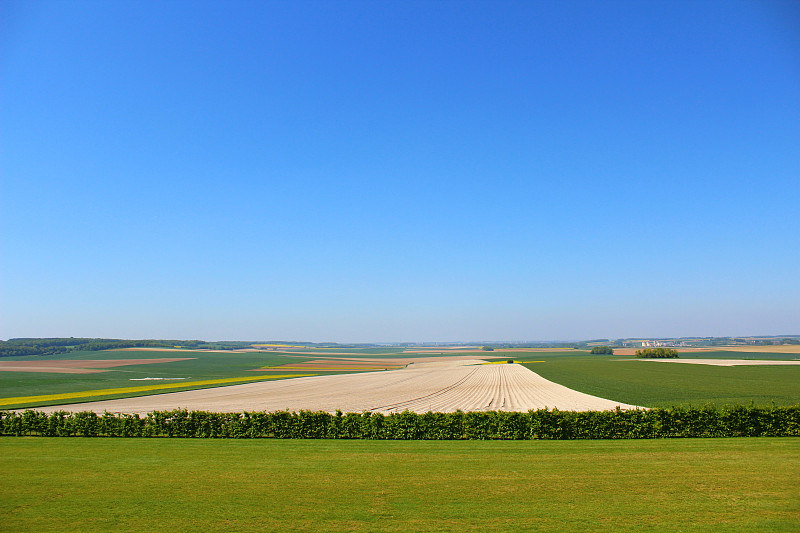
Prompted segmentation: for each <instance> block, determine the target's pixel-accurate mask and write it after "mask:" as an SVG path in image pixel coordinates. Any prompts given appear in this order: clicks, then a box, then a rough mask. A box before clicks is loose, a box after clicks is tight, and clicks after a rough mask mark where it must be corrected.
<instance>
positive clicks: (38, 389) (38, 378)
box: [0, 350, 330, 409]
mask: <svg viewBox="0 0 800 533" xmlns="http://www.w3.org/2000/svg"><path fill="white" fill-rule="evenodd" d="M178 357H191V358H193V359H189V360H186V361H174V362H171V363H155V364H144V365H130V366H121V367H115V368H109V369H108V371H106V372H100V373H95V374H62V373H48V372H0V391H1V392H0V399H2V398H16V397H27V396H40V395H48V394H67V393H76V392H82V391H97V390H103V389H119V388H127V387H135V386H145V385H154V384H160V385H161V384H171V385H172V384H174V385H180V383H181V381H186V382H197V381H209V380H219V379H229V378H250V379H251V378H253V377H255V376H258V375H264V374H267V373H266V372H257V371H255V370H257V369H260V368H263V367H273V366H278V365H284V364H287V363H297V362H301V361H307V360H308V359H311V358H313V357H314V356H308V355H300V354H297V355H296V356H292V357H284V356H281V355H279V354H276V353H274V352H231V353H219V352H201V351H184V352H177V351H149V350H148V351H100V352H71V353H68V354H62V355H57V356H46V357H40V356H26V357H4V358H3V359H2V361H61V360H68V359H81V360H85V359H158V358H178ZM273 373H274V374H275V375H280V376H286V375H293V374H294V375H303V374H305V375H307V374H309V372H301V371H287V372H273ZM312 373H313V372H312ZM329 373H330V372H328V374H329ZM144 377H156V378H184V379H182V380H175V381H170V380H164V381H138V380H136V379H134V378H144ZM206 386H219V385H206ZM193 388H202V387H200V386H188V387H176V388H171V389H169V390H168V391H161V392H176V391H180V390H187V389H193ZM148 393H149V394H157V393H159V391H151V392H139V393H131V394H124V393H123V394H119V393H118V394H108V395H102V396H93V397H91V398H87V400H88V399H90V400H102V399H110V398H124V397H130V396H141V395H142V394H148ZM76 401H77V400H76ZM58 403H64V402H63V401H50V402H47V401H44V402H27V403H20V404H13V405H3V406H2V407H3V408H6V409H7V408H12V407H32V406H42V405H55V404H58Z"/></svg>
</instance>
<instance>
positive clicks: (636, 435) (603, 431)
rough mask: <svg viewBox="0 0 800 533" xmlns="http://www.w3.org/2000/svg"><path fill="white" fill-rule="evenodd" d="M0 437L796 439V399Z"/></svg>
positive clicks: (71, 428)
mask: <svg viewBox="0 0 800 533" xmlns="http://www.w3.org/2000/svg"><path fill="white" fill-rule="evenodd" d="M0 435H4V436H27V435H31V436H34V435H35V436H45V437H178V438H237V439H241V438H245V439H252V438H275V439H400V440H411V439H418V440H527V439H559V440H569V439H656V438H679V437H789V436H792V437H797V436H800V405H794V406H788V407H776V406H769V407H762V406H755V405H750V406H742V405H735V406H724V407H719V408H717V407H713V406H707V407H699V408H698V407H672V408H670V409H648V410H631V411H623V410H620V409H617V410H616V411H584V412H575V411H559V410H557V409H553V410H549V409H540V410H538V411H529V412H527V413H515V412H502V411H487V412H468V413H463V412H460V411H457V412H455V413H431V412H429V413H425V414H416V413H412V412H410V411H405V412H402V413H393V414H390V415H382V414H380V413H369V412H365V413H347V414H343V413H342V412H341V411H337V412H336V414H330V413H324V412H311V411H300V412H288V411H278V412H273V413H265V412H254V413H250V412H245V413H209V412H205V411H186V410H175V411H155V412H152V413H149V414H148V415H146V416H143V417H140V416H139V415H135V414H134V415H130V414H112V413H104V414H102V415H97V414H95V413H93V412H82V413H67V412H63V411H61V412H56V413H52V414H49V415H48V414H46V413H42V412H39V411H34V410H27V411H25V412H22V413H15V412H13V411H0Z"/></svg>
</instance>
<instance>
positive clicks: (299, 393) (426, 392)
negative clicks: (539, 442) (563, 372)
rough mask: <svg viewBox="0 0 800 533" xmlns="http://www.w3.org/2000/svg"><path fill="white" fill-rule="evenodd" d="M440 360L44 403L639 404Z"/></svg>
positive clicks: (361, 407) (232, 406)
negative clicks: (365, 370)
mask: <svg viewBox="0 0 800 533" xmlns="http://www.w3.org/2000/svg"><path fill="white" fill-rule="evenodd" d="M479 362H480V361H476V360H448V361H443V360H438V361H427V362H419V363H413V364H409V366H408V367H406V368H404V369H401V370H390V371H382V372H370V373H362V374H338V375H333V376H314V377H303V378H295V379H286V380H281V381H265V382H258V383H247V384H243V385H233V386H228V387H218V388H213V389H202V390H193V391H185V392H175V393H169V394H160V395H155V396H143V397H139V398H128V399H121V400H108V401H100V402H90V403H79V404H71V405H60V406H51V407H44V408H41V410H43V411H45V412H54V411H59V410H65V411H72V412H79V411H94V412H96V413H103V412H104V411H109V412H121V413H138V414H142V415H143V414H146V413H148V412H151V411H158V410H170V409H178V408H185V409H189V410H202V411H212V412H242V411H280V410H290V411H299V410H310V411H327V412H331V413H332V412H335V411H336V410H337V409H340V410H342V411H344V412H365V411H372V412H379V413H384V414H387V413H391V412H400V411H405V410H409V411H414V412H417V413H425V412H428V411H435V412H453V411H456V410H459V409H460V410H462V411H494V410H497V411H528V410H530V409H542V408H545V407H548V408H558V409H560V410H567V411H589V410H610V409H616V408H617V407H620V408H622V409H634V408H636V407H637V406H634V405H628V404H623V403H620V402H615V401H612V400H606V399H604V398H598V397H596V396H590V395H588V394H584V393H581V392H578V391H575V390H572V389H569V388H567V387H564V386H562V385H559V384H557V383H553V382H552V381H548V380H546V379H544V378H543V377H541V376H539V375H538V374H536V373H534V372H532V371H531V370H529V369H527V368H525V367H524V366H522V365H518V364H496V365H483V364H476V363H479Z"/></svg>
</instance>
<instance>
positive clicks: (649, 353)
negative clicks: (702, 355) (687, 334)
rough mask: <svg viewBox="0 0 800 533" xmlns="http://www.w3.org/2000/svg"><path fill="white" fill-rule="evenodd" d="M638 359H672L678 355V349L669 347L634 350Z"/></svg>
mask: <svg viewBox="0 0 800 533" xmlns="http://www.w3.org/2000/svg"><path fill="white" fill-rule="evenodd" d="M636 357H638V358H639V359H673V358H677V357H678V351H677V350H673V349H671V348H645V349H644V350H636Z"/></svg>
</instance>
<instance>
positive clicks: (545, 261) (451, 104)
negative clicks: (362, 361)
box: [0, 0, 800, 342]
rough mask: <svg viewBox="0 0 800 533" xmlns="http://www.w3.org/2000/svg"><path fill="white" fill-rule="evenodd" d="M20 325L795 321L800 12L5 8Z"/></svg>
mask: <svg viewBox="0 0 800 533" xmlns="http://www.w3.org/2000/svg"><path fill="white" fill-rule="evenodd" d="M0 112H1V113H2V115H0V126H1V127H2V130H1V131H0V135H2V137H0V139H1V141H2V143H1V144H0V149H1V152H0V158H1V159H0V172H2V174H1V180H0V202H1V203H0V207H1V209H0V224H1V225H0V230H1V231H2V233H1V235H0V247H1V248H0V276H2V278H1V280H0V298H2V308H1V314H0V338H3V339H6V338H10V337H23V336H90V337H95V336H97V337H119V338H200V339H207V340H218V339H238V340H267V339H287V340H310V341H340V342H372V341H386V342H392V341H458V340H465V341H466V340H545V339H586V338H605V337H609V338H618V337H629V336H690V335H701V336H712V335H746V334H756V335H759V334H760V335H771V334H800V4H798V3H796V2H791V1H786V2H779V1H776V2H755V1H753V2H739V1H731V0H724V1H714V2H709V1H698V2H689V1H685V2H684V1H672V0H670V1H665V2H659V1H632V2H590V1H566V2H562V1H559V2H556V1H553V2H534V1H485V2H477V1H453V2H448V1H435V2H430V1H424V2H413V1H406V0H404V1H382V2H371V1H366V0H365V1H358V2H350V1H347V2H345V1H319V2H303V1H300V2H284V1H281V2H267V1H263V2H262V1H253V2H236V1H224V2H223V1H219V2H197V1H192V2H188V1H187V2H181V1H171V2H170V1H156V2H153V1H136V2H121V1H105V0H104V1H98V2H81V1H69V2H67V1H63V2H60V1H58V2H57V1H49V2H36V1H29V0H25V1H16V0H6V1H4V2H2V3H0Z"/></svg>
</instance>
